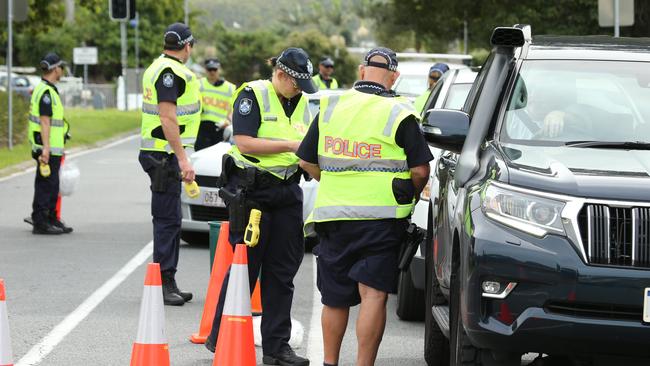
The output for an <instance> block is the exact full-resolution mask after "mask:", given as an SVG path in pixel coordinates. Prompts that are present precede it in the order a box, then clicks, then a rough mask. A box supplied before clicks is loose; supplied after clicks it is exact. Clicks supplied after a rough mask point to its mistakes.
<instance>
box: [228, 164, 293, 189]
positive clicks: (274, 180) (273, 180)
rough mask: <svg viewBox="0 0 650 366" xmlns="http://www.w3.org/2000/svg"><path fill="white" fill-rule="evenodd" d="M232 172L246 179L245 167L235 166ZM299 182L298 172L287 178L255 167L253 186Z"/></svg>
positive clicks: (261, 186) (243, 179)
mask: <svg viewBox="0 0 650 366" xmlns="http://www.w3.org/2000/svg"><path fill="white" fill-rule="evenodd" d="M248 169H254V168H248ZM232 172H233V174H234V175H235V176H236V177H237V178H239V179H240V180H242V181H246V180H247V179H248V174H247V170H246V169H241V168H239V167H237V166H235V167H234V169H233V170H232ZM299 182H300V172H296V173H294V174H293V175H292V176H290V177H288V178H287V179H280V178H278V177H276V176H275V175H273V174H271V173H267V172H264V171H262V170H259V169H255V182H254V184H253V188H264V187H272V186H279V185H289V184H293V183H299Z"/></svg>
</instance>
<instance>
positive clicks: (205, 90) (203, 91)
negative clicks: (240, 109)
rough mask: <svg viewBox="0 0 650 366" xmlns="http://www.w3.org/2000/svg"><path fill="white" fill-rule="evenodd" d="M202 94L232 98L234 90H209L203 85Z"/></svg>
mask: <svg viewBox="0 0 650 366" xmlns="http://www.w3.org/2000/svg"><path fill="white" fill-rule="evenodd" d="M201 93H212V94H219V95H223V96H224V97H231V96H232V88H229V90H228V91H227V92H226V91H221V90H215V89H208V88H206V87H204V86H203V85H201Z"/></svg>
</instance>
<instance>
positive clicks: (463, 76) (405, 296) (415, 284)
mask: <svg viewBox="0 0 650 366" xmlns="http://www.w3.org/2000/svg"><path fill="white" fill-rule="evenodd" d="M475 78H476V72H474V71H472V70H470V69H469V68H457V69H451V70H449V71H447V72H446V73H445V74H444V75H443V76H442V77H441V78H440V81H438V83H437V84H436V86H435V87H434V88H433V90H432V91H431V94H430V95H429V98H428V99H427V101H426V103H425V105H424V111H427V110H429V109H436V108H446V109H461V108H462V107H463V104H464V103H465V100H466V99H467V95H468V94H469V90H470V88H471V86H472V83H473V82H474V79H475ZM423 114H424V113H423ZM429 149H430V150H431V153H432V154H433V156H434V160H433V161H431V176H430V177H429V183H428V184H427V185H426V187H425V188H424V191H423V192H422V194H421V195H420V201H419V202H417V204H416V205H415V210H414V212H413V216H412V217H411V222H413V223H415V224H416V225H417V226H418V227H419V228H421V229H422V230H427V227H428V225H429V219H430V218H429V212H430V210H429V201H431V203H432V204H433V205H434V206H437V201H438V191H437V188H438V185H437V182H436V178H435V176H434V175H433V173H434V172H435V167H436V164H437V163H438V160H439V157H440V153H441V150H440V149H438V148H436V147H433V146H429ZM434 211H435V210H434ZM425 244H426V241H423V242H422V243H420V245H419V248H418V250H417V252H416V253H415V256H414V257H413V260H412V261H411V264H410V266H409V267H408V268H405V269H404V270H403V271H402V272H401V274H400V279H399V284H398V289H397V310H396V313H397V316H398V317H399V318H400V319H402V320H424V316H425V308H424V305H425V301H424V295H425V263H424V253H425Z"/></svg>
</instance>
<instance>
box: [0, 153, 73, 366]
mask: <svg viewBox="0 0 650 366" xmlns="http://www.w3.org/2000/svg"><path fill="white" fill-rule="evenodd" d="M41 148H42V146H41V145H34V146H32V151H36V150H38V149H41ZM63 151H64V149H63V148H62V147H50V155H63ZM0 366H1V365H0Z"/></svg>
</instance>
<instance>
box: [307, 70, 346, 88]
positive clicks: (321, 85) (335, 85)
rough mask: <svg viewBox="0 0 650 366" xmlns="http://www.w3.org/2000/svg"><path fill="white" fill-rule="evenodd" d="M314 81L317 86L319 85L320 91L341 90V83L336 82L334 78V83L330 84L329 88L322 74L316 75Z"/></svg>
mask: <svg viewBox="0 0 650 366" xmlns="http://www.w3.org/2000/svg"><path fill="white" fill-rule="evenodd" d="M312 79H313V80H314V82H315V83H316V85H318V89H319V90H320V89H338V88H339V82H338V81H336V79H334V78H332V81H331V82H330V86H329V88H328V87H327V84H325V82H324V81H323V79H322V78H321V76H320V74H316V75H314V77H312Z"/></svg>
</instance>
